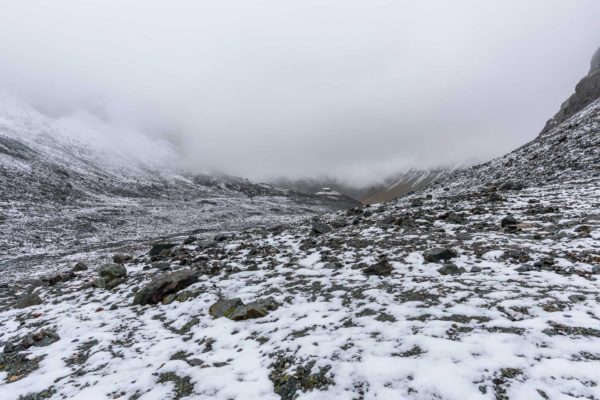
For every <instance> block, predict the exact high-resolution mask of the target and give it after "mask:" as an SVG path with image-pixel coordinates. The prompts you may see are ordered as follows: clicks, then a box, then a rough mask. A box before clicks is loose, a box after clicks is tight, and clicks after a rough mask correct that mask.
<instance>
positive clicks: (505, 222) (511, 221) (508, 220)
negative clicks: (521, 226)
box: [500, 215, 519, 228]
mask: <svg viewBox="0 0 600 400" xmlns="http://www.w3.org/2000/svg"><path fill="white" fill-rule="evenodd" d="M518 223H519V222H518V221H517V219H516V218H515V217H513V216H512V215H508V216H506V217H504V218H502V221H500V226H501V227H503V228H505V227H507V226H516V225H517V224H518Z"/></svg>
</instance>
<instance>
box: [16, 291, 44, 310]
mask: <svg viewBox="0 0 600 400" xmlns="http://www.w3.org/2000/svg"><path fill="white" fill-rule="evenodd" d="M42 303H43V301H42V299H41V297H40V296H38V295H37V294H35V293H29V294H26V295H25V296H23V297H21V298H20V299H19V301H18V302H17V304H16V305H15V308H20V309H22V308H27V307H32V306H37V305H38V304H42Z"/></svg>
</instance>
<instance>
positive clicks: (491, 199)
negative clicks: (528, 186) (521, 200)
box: [488, 192, 504, 202]
mask: <svg viewBox="0 0 600 400" xmlns="http://www.w3.org/2000/svg"><path fill="white" fill-rule="evenodd" d="M488 201H489V202H498V201H504V198H503V197H502V196H500V195H499V194H498V193H496V192H494V193H492V194H490V196H489V197H488Z"/></svg>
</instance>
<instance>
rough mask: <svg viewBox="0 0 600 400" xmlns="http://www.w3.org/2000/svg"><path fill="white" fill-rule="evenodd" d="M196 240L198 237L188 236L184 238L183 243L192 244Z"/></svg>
mask: <svg viewBox="0 0 600 400" xmlns="http://www.w3.org/2000/svg"><path fill="white" fill-rule="evenodd" d="M196 240H198V238H197V237H196V236H188V237H187V238H185V240H184V241H183V244H185V245H188V244H192V243H194V242H195V241H196Z"/></svg>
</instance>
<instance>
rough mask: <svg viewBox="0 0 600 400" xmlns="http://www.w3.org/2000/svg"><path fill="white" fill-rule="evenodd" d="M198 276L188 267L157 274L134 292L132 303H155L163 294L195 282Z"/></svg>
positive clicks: (171, 292) (172, 292)
mask: <svg viewBox="0 0 600 400" xmlns="http://www.w3.org/2000/svg"><path fill="white" fill-rule="evenodd" d="M198 277H199V273H198V272H197V271H192V270H188V269H186V270H180V271H175V272H171V273H168V274H163V275H159V276H157V277H156V278H154V279H153V280H152V281H150V283H149V284H147V285H146V286H144V287H143V288H142V289H140V290H139V291H138V292H137V293H136V294H135V298H134V300H133V304H140V305H144V304H157V303H159V302H160V301H162V299H163V298H164V297H165V296H167V295H169V294H174V293H177V292H178V291H180V290H182V289H185V288H186V287H188V286H190V285H191V284H193V283H195V282H196V281H197V280H198Z"/></svg>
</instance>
